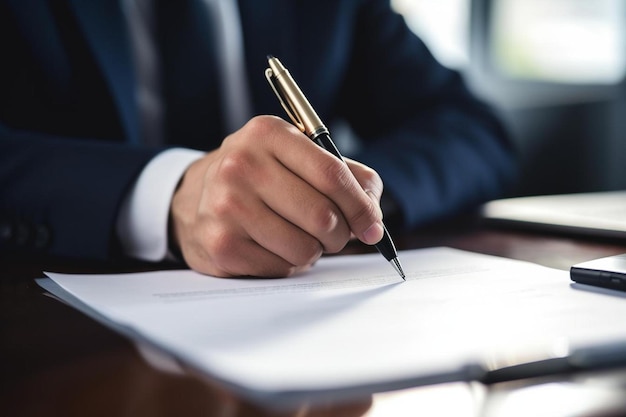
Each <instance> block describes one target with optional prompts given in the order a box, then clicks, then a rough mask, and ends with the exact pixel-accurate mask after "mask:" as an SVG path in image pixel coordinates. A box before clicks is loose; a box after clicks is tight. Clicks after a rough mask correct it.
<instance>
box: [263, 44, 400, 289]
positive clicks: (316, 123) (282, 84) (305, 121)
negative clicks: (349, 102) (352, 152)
mask: <svg viewBox="0 0 626 417" xmlns="http://www.w3.org/2000/svg"><path fill="white" fill-rule="evenodd" d="M267 60H268V64H269V68H267V69H266V70H265V77H266V78H267V81H268V82H269V83H270V86H271V87H272V90H274V93H275V94H276V96H277V97H278V100H279V101H280V104H281V105H282V106H283V108H284V109H285V111H286V112H287V115H289V118H291V120H292V121H293V123H294V124H295V125H296V126H297V127H298V129H300V130H301V131H302V132H303V133H304V134H306V135H307V136H308V137H309V138H311V140H312V141H313V142H315V143H317V144H318V145H319V146H321V147H322V148H324V149H326V150H327V151H329V152H330V153H332V154H333V155H335V156H336V157H337V158H339V159H341V160H342V161H344V159H343V157H342V156H341V153H339V150H338V149H337V147H336V146H335V144H334V143H333V141H332V139H331V138H330V133H329V132H328V129H327V128H326V126H324V123H322V121H321V120H320V118H319V116H318V115H317V113H315V110H313V107H312V106H311V104H310V103H309V101H308V100H307V99H306V97H305V95H304V94H303V93H302V91H301V90H300V87H298V85H297V84H296V82H295V81H294V80H293V78H292V77H291V75H290V74H289V71H287V69H286V68H285V67H284V66H283V64H281V63H280V61H279V60H278V59H277V58H274V57H273V56H271V55H270V56H268V57H267ZM344 162H345V161H344ZM383 230H384V233H383V238H382V239H381V240H380V242H378V243H377V244H376V245H375V246H376V249H378V251H379V252H380V253H381V254H382V255H383V256H384V257H385V259H387V260H388V261H389V263H391V266H393V268H394V269H395V270H396V272H397V273H398V275H400V276H401V277H402V279H403V280H406V278H405V275H404V271H403V270H402V265H401V264H400V260H399V259H398V253H397V252H396V247H395V245H394V244H393V241H392V240H391V236H389V232H388V231H387V228H386V227H384V226H383Z"/></svg>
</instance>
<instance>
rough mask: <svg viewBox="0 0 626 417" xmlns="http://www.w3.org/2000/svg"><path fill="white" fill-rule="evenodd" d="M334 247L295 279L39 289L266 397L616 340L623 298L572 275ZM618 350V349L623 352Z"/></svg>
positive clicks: (142, 277) (357, 388)
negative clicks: (394, 261)
mask: <svg viewBox="0 0 626 417" xmlns="http://www.w3.org/2000/svg"><path fill="white" fill-rule="evenodd" d="M399 257H400V259H401V261H402V263H403V266H404V270H405V272H406V274H407V281H406V282H403V281H402V280H401V279H400V278H399V277H398V276H397V274H396V273H395V271H394V270H393V269H392V268H391V267H390V266H389V265H388V264H387V262H385V260H384V259H383V258H382V257H381V256H380V255H379V254H368V255H350V256H335V257H325V258H322V259H320V260H319V261H318V263H317V264H316V265H315V266H314V267H313V268H312V269H311V270H310V271H307V272H305V273H302V274H301V275H299V276H295V277H292V278H283V279H257V278H240V279H224V278H214V277H209V276H204V275H201V274H198V273H195V272H192V271H188V270H182V271H159V272H147V273H136V274H119V275H65V274H56V273H48V274H47V275H48V276H49V277H50V279H42V280H39V283H40V285H42V286H43V287H44V288H46V289H47V290H48V291H50V292H52V293H53V294H55V295H56V296H58V297H59V298H61V299H63V300H64V301H66V302H68V303H69V304H71V305H73V306H74V307H76V308H78V309H80V310H81V311H83V312H85V313H87V314H89V315H91V316H92V317H94V318H96V319H98V320H101V321H102V322H104V323H105V324H107V325H109V326H111V327H113V328H114V329H116V330H118V331H120V332H122V333H124V334H126V335H127V336H129V337H131V338H133V339H136V340H141V341H142V342H148V343H150V344H152V345H154V346H156V347H158V348H159V349H162V350H163V351H166V352H169V353H170V354H172V355H173V356H174V357H175V358H177V359H178V360H180V361H182V362H183V363H185V364H186V365H188V366H191V367H193V368H194V369H196V370H197V371H199V372H201V373H204V374H206V375H209V376H210V377H212V378H214V379H217V380H220V381H222V382H223V383H225V384H227V385H229V386H230V387H231V388H234V389H236V390H238V391H239V392H241V393H243V394H244V395H249V396H251V397H254V398H256V399H261V400H263V399H276V398H279V397H284V398H286V397H288V396H289V395H293V396H297V395H300V396H304V395H313V394H315V393H318V394H323V395H326V396H329V395H331V396H332V394H333V393H341V392H345V393H350V392H352V393H363V392H368V391H370V392H371V391H374V390H380V389H392V388H401V387H406V386H410V385H419V384H427V383H437V382H446V381H451V380H464V379H471V378H474V377H476V378H480V376H481V374H482V373H484V372H487V371H489V370H491V369H500V368H503V367H507V366H511V365H518V364H524V363H530V362H535V361H541V360H549V359H551V358H566V357H569V356H570V355H571V354H572V352H576V351H587V350H585V349H595V348H597V347H603V346H613V345H615V343H617V346H618V350H617V354H618V355H619V354H622V355H626V350H624V351H621V350H620V349H621V346H626V345H622V343H623V342H624V340H626V320H624V317H626V298H624V294H622V293H618V292H615V291H609V290H598V289H593V288H591V287H585V286H581V285H578V284H573V283H572V282H571V281H570V279H569V275H568V272H567V271H560V270H554V269H549V268H545V267H542V266H538V265H534V264H531V263H526V262H522V261H514V260H509V259H504V258H498V257H492V256H487V255H480V254H475V253H469V252H463V251H459V250H455V249H450V248H432V249H421V250H413V251H402V252H400V253H399ZM613 353H615V351H613Z"/></svg>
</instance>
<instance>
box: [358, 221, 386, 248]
mask: <svg viewBox="0 0 626 417" xmlns="http://www.w3.org/2000/svg"><path fill="white" fill-rule="evenodd" d="M382 238H383V225H382V224H381V223H374V224H373V225H371V226H370V227H369V228H368V229H367V230H366V231H365V232H364V233H363V242H364V243H367V244H368V245H373V244H375V243H378V242H380V239H382Z"/></svg>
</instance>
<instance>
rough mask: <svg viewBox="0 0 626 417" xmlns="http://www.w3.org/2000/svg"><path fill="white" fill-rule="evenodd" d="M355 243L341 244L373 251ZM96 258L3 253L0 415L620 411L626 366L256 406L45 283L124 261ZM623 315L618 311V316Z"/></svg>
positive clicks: (420, 238) (545, 242)
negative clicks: (162, 361)
mask: <svg viewBox="0 0 626 417" xmlns="http://www.w3.org/2000/svg"><path fill="white" fill-rule="evenodd" d="M394 238H395V240H396V245H397V246H398V248H399V249H410V248H422V247H431V246H450V247H454V248H459V249H464V250H469V251H475V252H480V253H486V254H492V255H498V256H504V257H508V258H513V259H521V260H527V261H532V262H535V263H538V264H542V265H545V266H549V267H553V268H559V269H564V270H567V269H569V266H570V265H572V264H574V263H577V262H582V261H585V260H589V259H594V258H598V257H602V256H608V255H612V254H618V253H625V252H626V242H620V241H606V240H604V241H603V240H598V239H592V238H588V237H587V238H582V237H577V236H567V235H555V234H545V233H544V234H542V233H538V232H530V231H523V230H514V229H503V228H495V227H493V226H487V225H484V224H481V223H480V222H479V221H477V220H475V219H470V220H468V219H462V220H458V221H451V222H447V223H445V224H442V225H439V226H435V227H431V228H428V229H423V230H418V231H416V232H414V233H411V234H410V235H406V236H398V235H397V234H396V235H395V236H394ZM370 250H371V249H370V248H366V247H364V246H362V245H360V244H358V243H351V244H349V245H348V247H347V248H346V249H345V250H344V253H359V252H364V251H370ZM150 267H151V266H149V265H145V264H136V263H119V264H97V263H92V262H84V261H76V260H59V259H55V260H51V259H48V260H42V259H25V258H17V257H9V256H7V255H6V254H0V379H1V382H0V416H144V415H145V416H169V415H173V416H270V415H277V416H298V417H303V416H368V417H374V416H376V417H378V416H385V417H387V416H389V417H395V416H405V415H406V416H417V415H420V414H422V415H428V416H450V415H453V416H510V415H522V414H521V413H520V411H524V412H523V415H550V416H614V415H626V370H623V369H607V370H603V371H598V372H587V373H576V374H570V375H556V376H552V377H545V378H537V379H533V380H523V381H514V382H507V383H499V384H493V385H490V386H483V385H482V384H474V383H452V384H441V385H435V386H429V387H417V388H413V389H408V390H403V391H398V392H388V393H379V394H374V395H373V396H371V397H369V398H363V399H362V400H360V401H356V402H352V403H346V404H343V403H338V404H315V405H310V404H303V405H302V407H299V408H297V409H293V410H280V411H278V410H273V409H267V408H262V407H260V406H257V405H255V404H252V403H250V402H247V401H245V400H243V399H240V398H237V397H235V396H234V395H232V394H231V393H230V392H228V391H226V390H224V389H223V388H221V387H220V386H218V385H216V384H214V383H213V382H211V381H207V380H206V379H201V378H198V377H195V376H194V375H193V372H188V373H186V374H181V373H174V372H168V371H166V370H159V369H156V368H155V367H153V366H150V365H149V364H148V362H147V361H146V360H144V357H142V355H141V354H140V353H138V350H137V349H136V348H135V346H134V345H133V344H132V342H130V341H129V340H127V339H125V338H123V337H121V336H119V335H118V334H116V333H114V332H113V331H111V330H109V329H107V328H105V327H103V326H102V325H100V324H98V323H97V322H95V321H93V320H92V319H90V318H88V317H86V316H84V315H83V314H81V313H79V312H78V311H76V310H74V309H72V308H70V307H67V306H65V305H64V304H63V303H61V302H59V301H57V300H54V299H52V298H50V297H48V296H46V295H45V294H44V291H42V290H41V289H40V288H39V287H38V285H37V284H36V283H35V282H34V281H33V279H34V278H37V277H41V276H43V273H42V271H44V270H47V271H58V272H122V271H134V270H145V269H150ZM616 319H620V320H621V319H624V318H616Z"/></svg>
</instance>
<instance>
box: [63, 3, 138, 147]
mask: <svg viewBox="0 0 626 417" xmlns="http://www.w3.org/2000/svg"><path fill="white" fill-rule="evenodd" d="M69 4H70V5H71V6H72V7H73V8H74V11H75V13H76V16H77V18H78V21H79V24H80V27H81V29H82V31H83V33H84V35H85V38H86V40H87V43H88V44H89V46H90V47H91V49H92V51H93V54H94V56H95V57H96V61H97V62H98V64H99V65H100V68H101V69H102V71H103V74H104V78H105V79H106V81H107V83H108V85H109V88H110V90H111V92H112V94H113V98H114V100H115V103H116V104H117V108H118V111H119V116H120V119H121V121H122V125H123V126H124V130H125V132H126V136H127V140H129V141H130V142H131V143H138V142H139V122H138V115H137V107H136V105H135V100H134V95H135V80H134V70H133V64H132V56H131V50H130V43H129V42H128V31H127V28H126V24H125V21H124V15H123V13H122V10H121V5H120V2H118V1H113V0H90V1H85V0H69Z"/></svg>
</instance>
